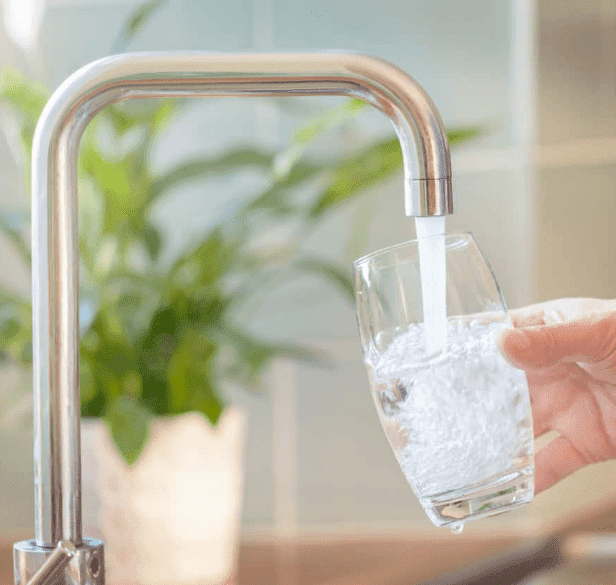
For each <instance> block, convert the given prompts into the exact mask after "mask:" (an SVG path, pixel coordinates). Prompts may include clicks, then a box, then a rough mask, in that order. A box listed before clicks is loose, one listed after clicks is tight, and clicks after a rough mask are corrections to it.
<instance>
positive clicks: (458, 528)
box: [451, 522, 464, 534]
mask: <svg viewBox="0 0 616 585" xmlns="http://www.w3.org/2000/svg"><path fill="white" fill-rule="evenodd" d="M463 530H464V522H454V523H453V524H452V525H451V531H452V532H453V533H454V534H460V532H462V531H463Z"/></svg>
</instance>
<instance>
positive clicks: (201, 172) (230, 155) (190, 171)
mask: <svg viewBox="0 0 616 585" xmlns="http://www.w3.org/2000/svg"><path fill="white" fill-rule="evenodd" d="M272 161H273V156H272V155H271V154H268V153H265V152H263V151H261V150H258V149H255V148H238V149H236V150H232V151H230V152H227V153H225V154H223V155H222V156H220V157H218V158H213V159H199V160H193V161H189V162H186V163H182V164H180V165H178V166H177V167H175V168H174V169H172V170H170V171H168V172H167V173H165V174H164V175H162V176H160V177H158V178H157V179H156V180H155V181H153V183H152V184H151V186H150V188H149V190H148V194H147V197H146V200H145V202H144V207H150V206H151V205H152V204H153V203H154V202H155V201H157V200H158V199H159V198H160V197H161V196H162V195H163V194H164V193H166V192H168V191H170V190H171V189H173V188H175V187H177V186H178V185H181V184H182V183H187V182H189V181H193V180H195V179H201V178H203V177H208V176H211V175H214V174H226V173H231V172H233V171H236V170H238V169H239V170H243V169H245V168H246V167H258V168H263V169H268V170H269V169H270V168H271V166H272Z"/></svg>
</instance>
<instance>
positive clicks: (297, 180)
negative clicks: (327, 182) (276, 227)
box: [246, 161, 323, 216]
mask: <svg viewBox="0 0 616 585" xmlns="http://www.w3.org/2000/svg"><path fill="white" fill-rule="evenodd" d="M322 172H323V167H322V165H319V164H315V163H307V162H303V161H302V162H298V163H296V164H295V165H294V166H293V168H292V169H291V170H290V171H289V172H288V173H287V174H286V175H284V176H278V177H276V178H275V180H274V181H272V183H271V184H270V186H269V187H268V188H267V189H266V190H265V191H264V192H263V193H261V194H260V195H259V196H258V197H256V198H255V199H254V200H252V201H251V202H250V203H249V204H248V205H247V207H246V212H251V211H255V210H257V209H263V210H266V211H271V212H273V213H274V214H275V215H278V216H284V215H289V214H290V213H294V212H297V210H298V206H297V205H294V204H292V203H291V202H290V201H289V197H290V196H291V195H292V190H293V189H294V188H296V187H298V186H300V185H302V184H304V183H307V182H308V181H310V180H313V179H315V178H317V177H318V176H320V174H321V173H322Z"/></svg>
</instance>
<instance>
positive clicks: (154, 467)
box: [82, 407, 246, 585]
mask: <svg viewBox="0 0 616 585" xmlns="http://www.w3.org/2000/svg"><path fill="white" fill-rule="evenodd" d="M245 422H246V417H245V415H244V413H243V412H242V411H240V410H238V409H236V408H233V407H231V408H227V409H226V410H225V412H224V413H223V416H222V417H221V419H220V421H219V423H218V425H217V426H216V427H214V428H213V427H212V426H211V425H210V424H209V423H208V422H207V421H206V420H205V418H204V417H203V416H201V415H199V414H197V413H188V414H184V415H180V416H176V417H169V418H158V419H155V420H154V421H153V422H152V426H151V433H150V438H149V440H148V443H147V445H146V447H145V449H144V451H143V453H142V455H141V457H140V458H139V459H138V461H137V462H136V463H135V464H134V465H133V466H132V467H129V466H128V465H127V464H126V463H125V462H124V460H123V459H122V458H121V457H120V455H119V453H118V451H117V449H116V447H115V446H114V444H113V442H112V440H111V436H110V434H109V431H108V429H107V426H106V425H105V424H104V423H103V422H102V421H100V420H90V421H84V424H83V425H82V428H83V431H82V453H83V478H84V479H83V483H84V496H83V497H84V534H87V535H88V536H95V537H96V536H99V537H101V538H103V540H104V541H105V557H106V565H107V578H108V582H109V583H110V584H111V585H123V584H128V583H131V584H142V583H143V584H144V585H145V584H146V583H147V584H150V585H163V584H167V583H169V584H171V583H173V584H174V585H178V584H193V583H195V584H196V583H199V584H200V585H209V584H212V585H213V584H217V585H220V584H221V583H225V582H226V581H227V580H228V579H230V578H231V576H232V574H233V571H234V567H235V561H236V555H237V548H238V539H239V531H240V520H241V510H242V492H243V469H244V464H243V459H244V458H243V454H244V436H245Z"/></svg>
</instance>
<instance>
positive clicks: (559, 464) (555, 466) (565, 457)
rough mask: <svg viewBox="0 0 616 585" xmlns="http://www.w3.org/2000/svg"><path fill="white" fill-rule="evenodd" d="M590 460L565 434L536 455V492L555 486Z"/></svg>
mask: <svg viewBox="0 0 616 585" xmlns="http://www.w3.org/2000/svg"><path fill="white" fill-rule="evenodd" d="M587 463H588V462H587V461H586V460H585V459H584V458H583V457H582V455H580V453H579V452H578V451H577V450H576V449H575V448H574V447H573V446H572V445H571V443H570V442H569V441H568V440H567V439H566V438H565V437H563V436H560V437H558V438H556V439H554V440H553V441H552V442H551V443H550V444H549V445H548V446H547V447H544V448H543V449H541V451H539V452H538V453H537V454H536V455H535V493H536V494H538V493H539V492H542V491H543V490H545V489H547V488H549V487H551V486H553V485H554V484H555V483H557V482H558V481H560V480H561V479H564V478H565V477H567V476H568V475H569V474H571V473H573V472H574V471H576V470H578V469H579V468H580V467H583V466H584V465H586V464H587Z"/></svg>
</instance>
